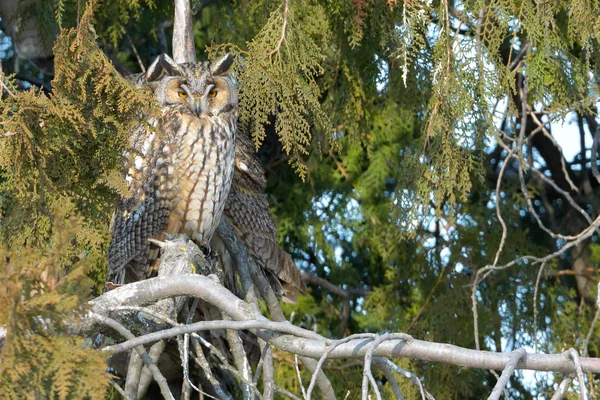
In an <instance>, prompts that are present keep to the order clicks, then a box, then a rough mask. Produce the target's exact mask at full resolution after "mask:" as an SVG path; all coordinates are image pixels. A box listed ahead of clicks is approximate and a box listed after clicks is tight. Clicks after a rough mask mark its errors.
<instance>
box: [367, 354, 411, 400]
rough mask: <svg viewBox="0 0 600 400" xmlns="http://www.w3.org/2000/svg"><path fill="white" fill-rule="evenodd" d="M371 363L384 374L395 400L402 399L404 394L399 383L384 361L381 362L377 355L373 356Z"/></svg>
mask: <svg viewBox="0 0 600 400" xmlns="http://www.w3.org/2000/svg"><path fill="white" fill-rule="evenodd" d="M373 365H375V366H376V367H377V368H379V370H380V371H381V372H382V373H383V376H385V379H386V380H387V381H388V383H389V384H390V386H391V388H392V393H394V397H395V398H396V399H397V400H404V395H403V394H402V390H401V389H400V385H399V384H398V381H397V380H396V377H395V376H394V374H393V373H392V370H391V369H390V368H389V367H388V366H387V365H386V363H384V362H381V361H380V360H379V359H378V357H374V358H373Z"/></svg>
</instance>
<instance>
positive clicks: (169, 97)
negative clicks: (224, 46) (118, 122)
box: [145, 54, 238, 118]
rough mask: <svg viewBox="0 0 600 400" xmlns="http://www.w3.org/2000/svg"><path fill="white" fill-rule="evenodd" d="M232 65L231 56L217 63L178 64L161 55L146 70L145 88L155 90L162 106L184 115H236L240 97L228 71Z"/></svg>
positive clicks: (226, 56) (222, 58)
mask: <svg viewBox="0 0 600 400" xmlns="http://www.w3.org/2000/svg"><path fill="white" fill-rule="evenodd" d="M232 63H233V57H232V56H231V55H230V54H227V55H225V56H224V57H221V58H220V59H219V60H217V61H215V62H208V61H206V62H199V63H182V64H177V63H176V62H175V61H174V60H173V59H172V58H171V57H169V56H168V55H166V54H161V55H160V56H158V58H157V59H156V60H155V61H154V62H153V63H152V65H150V67H148V70H147V71H146V79H145V81H146V83H145V84H146V85H147V86H149V87H151V88H152V90H153V91H154V94H155V97H156V99H157V101H158V103H159V105H160V106H161V107H171V108H175V109H177V110H179V111H180V112H181V113H182V114H190V115H194V116H196V117H198V118H200V117H203V116H210V117H218V116H222V114H224V113H225V114H235V113H236V112H237V104H238V95H237V88H236V85H235V82H234V81H233V79H232V78H231V76H229V74H228V72H229V69H230V68H231V65H232Z"/></svg>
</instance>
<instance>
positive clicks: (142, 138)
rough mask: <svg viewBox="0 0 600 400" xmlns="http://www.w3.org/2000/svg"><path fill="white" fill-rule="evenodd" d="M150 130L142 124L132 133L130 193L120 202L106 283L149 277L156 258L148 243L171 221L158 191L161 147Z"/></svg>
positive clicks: (127, 158) (127, 166)
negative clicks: (158, 160) (158, 162)
mask: <svg viewBox="0 0 600 400" xmlns="http://www.w3.org/2000/svg"><path fill="white" fill-rule="evenodd" d="M147 127H148V125H146V124H140V125H138V126H136V127H135V128H134V129H133V130H132V132H131V136H130V149H129V151H128V152H126V154H125V165H124V166H125V168H124V170H125V172H126V180H127V182H128V184H129V193H128V194H127V195H124V196H121V197H120V198H119V200H118V202H117V206H116V209H115V213H114V216H113V222H112V224H111V242H110V247H109V250H108V267H109V271H108V272H109V273H108V279H107V281H109V282H113V283H125V281H136V280H140V279H145V278H147V277H148V274H149V268H150V264H151V261H152V260H153V258H155V257H156V254H154V253H156V251H151V249H150V243H149V241H148V239H150V238H153V237H156V236H157V235H158V234H159V233H160V232H162V231H163V230H164V228H165V227H166V224H167V220H168V215H169V212H168V206H167V202H166V200H165V199H163V198H162V197H161V196H160V190H159V187H160V178H161V177H160V169H157V168H156V161H157V159H158V157H159V154H160V153H159V152H160V147H161V143H160V139H159V138H158V137H157V134H156V133H155V132H152V131H151V130H148V129H147ZM126 274H127V277H126V276H125V275H126Z"/></svg>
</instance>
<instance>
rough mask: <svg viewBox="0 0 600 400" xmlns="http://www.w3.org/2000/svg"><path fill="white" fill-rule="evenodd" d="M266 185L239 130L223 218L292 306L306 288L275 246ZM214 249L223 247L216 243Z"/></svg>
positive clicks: (243, 134) (294, 265) (277, 290)
mask: <svg viewBox="0 0 600 400" xmlns="http://www.w3.org/2000/svg"><path fill="white" fill-rule="evenodd" d="M266 184H267V180H266V178H265V172H264V170H263V168H262V166H261V164H260V160H259V159H258V157H257V156H256V153H255V151H254V146H253V144H252V141H251V140H250V139H249V138H248V136H247V135H246V134H245V133H243V132H240V129H239V128H238V132H237V134H236V145H235V173H234V177H233V184H232V187H231V191H230V192H229V196H228V198H227V202H226V203H225V217H226V218H227V220H228V221H229V222H230V223H231V225H232V226H233V228H234V230H235V232H236V235H237V236H238V237H239V238H240V239H241V240H242V241H243V242H244V244H245V245H246V247H248V250H249V251H250V254H251V255H252V257H253V258H254V260H256V262H257V263H258V265H259V266H260V267H261V268H262V269H263V270H264V271H265V272H266V273H267V277H268V278H270V279H269V280H270V282H271V286H272V287H273V288H274V289H275V291H276V292H277V293H278V294H279V296H280V297H282V298H283V300H285V301H287V302H292V303H295V302H296V300H297V297H298V294H299V293H302V294H304V293H305V292H306V286H305V284H304V281H303V280H302V278H301V276H300V271H298V268H297V267H296V264H295V263H294V262H293V261H292V259H291V258H290V256H289V255H288V254H287V253H286V252H285V251H284V250H283V249H282V248H281V247H280V246H279V245H278V244H277V228H276V226H275V220H274V218H273V214H272V213H271V211H270V210H269V203H268V202H267V199H266V197H265V194H264V193H265V186H266ZM216 240H218V238H216ZM215 248H222V247H221V246H219V245H218V244H217V245H215ZM221 251H223V250H221Z"/></svg>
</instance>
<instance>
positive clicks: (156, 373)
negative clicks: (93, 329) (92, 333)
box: [89, 313, 175, 400]
mask: <svg viewBox="0 0 600 400" xmlns="http://www.w3.org/2000/svg"><path fill="white" fill-rule="evenodd" d="M89 316H90V317H91V318H93V319H95V320H96V321H97V322H99V323H101V324H103V325H106V326H108V327H110V328H112V329H114V330H115V331H117V332H118V333H119V334H121V335H123V336H124V337H125V338H126V339H133V338H134V337H135V336H133V333H131V332H130V331H129V330H127V329H126V328H125V327H124V326H123V325H121V324H119V323H118V322H117V321H115V320H113V319H110V318H107V317H105V316H103V315H99V314H94V313H90V314H89ZM135 350H136V351H137V353H138V354H139V355H140V357H141V359H142V360H143V361H144V364H146V366H147V367H148V369H149V370H150V372H152V376H153V377H154V380H155V381H156V383H157V384H158V386H159V387H160V392H161V394H162V395H163V397H164V398H165V399H168V400H175V398H174V397H173V394H172V393H171V391H170V390H169V385H168V383H167V380H166V379H165V377H164V376H163V375H162V374H161V372H160V370H159V369H158V367H157V366H156V364H154V362H152V359H151V358H150V356H149V355H148V353H146V350H145V349H144V347H143V346H137V347H136V348H135Z"/></svg>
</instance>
